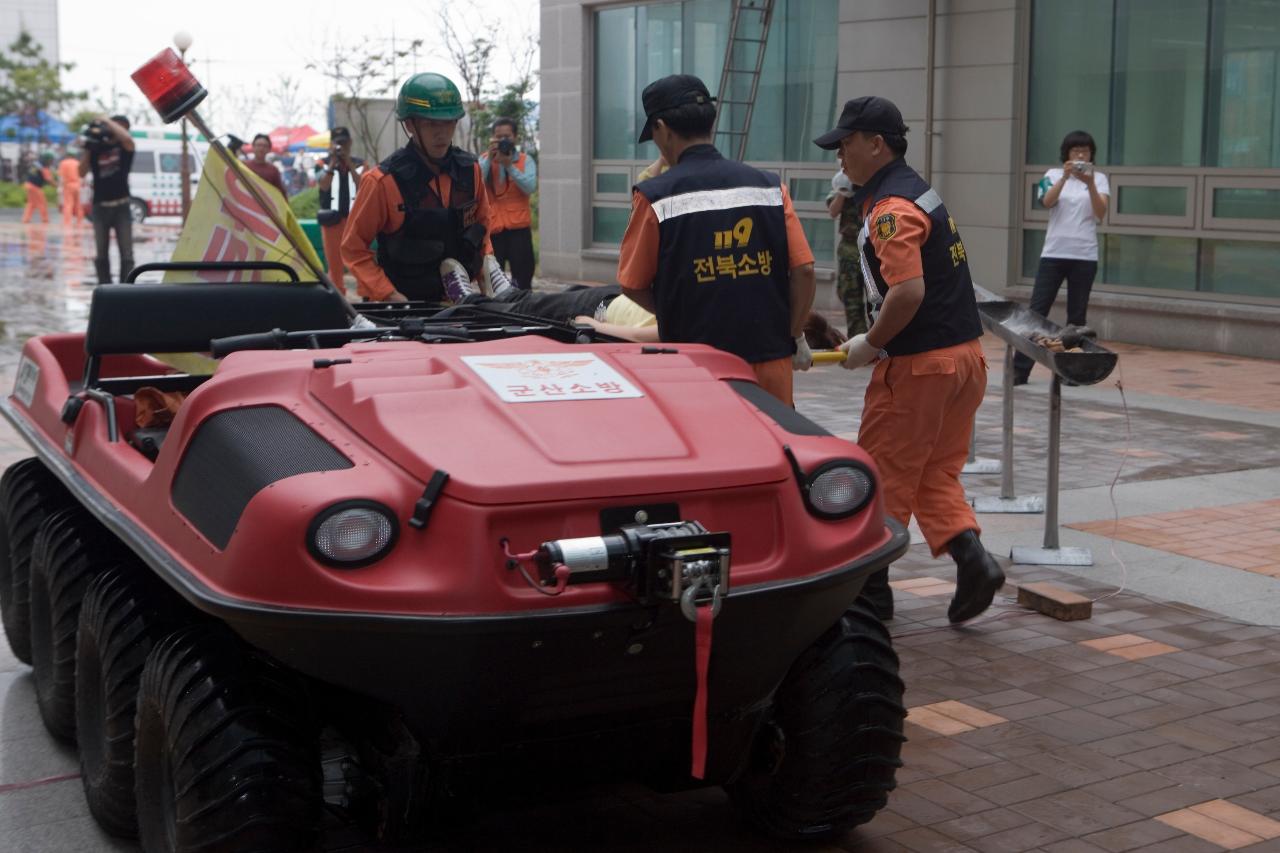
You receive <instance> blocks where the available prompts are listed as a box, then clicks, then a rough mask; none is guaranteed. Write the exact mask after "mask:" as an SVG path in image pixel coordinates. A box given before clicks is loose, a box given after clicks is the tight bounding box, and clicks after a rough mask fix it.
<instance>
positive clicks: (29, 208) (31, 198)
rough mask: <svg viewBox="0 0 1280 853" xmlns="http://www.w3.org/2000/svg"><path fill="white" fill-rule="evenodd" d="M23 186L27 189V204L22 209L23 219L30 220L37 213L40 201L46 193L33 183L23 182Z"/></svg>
mask: <svg viewBox="0 0 1280 853" xmlns="http://www.w3.org/2000/svg"><path fill="white" fill-rule="evenodd" d="M22 186H23V188H24V189H25V190H26V191H27V204H26V207H24V208H23V209H22V221H23V222H30V221H31V217H32V216H34V215H35V212H36V208H37V206H38V205H39V202H41V201H44V193H43V191H41V190H40V189H39V188H38V187H33V186H31V184H23V185H22ZM48 221H49V218H48V216H47V215H46V216H45V222H48Z"/></svg>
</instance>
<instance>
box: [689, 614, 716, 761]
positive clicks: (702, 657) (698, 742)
mask: <svg viewBox="0 0 1280 853" xmlns="http://www.w3.org/2000/svg"><path fill="white" fill-rule="evenodd" d="M713 611H714V608H712V607H711V606H705V607H699V608H698V619H697V621H696V622H695V623H694V661H695V666H696V668H697V673H698V692H697V694H696V696H695V698H694V700H693V767H692V769H691V770H690V773H691V775H692V776H693V778H695V779H702V778H704V777H705V776H706V772H707V670H708V669H710V667H711V621H712V620H713V619H714V618H715V615H714V612H713Z"/></svg>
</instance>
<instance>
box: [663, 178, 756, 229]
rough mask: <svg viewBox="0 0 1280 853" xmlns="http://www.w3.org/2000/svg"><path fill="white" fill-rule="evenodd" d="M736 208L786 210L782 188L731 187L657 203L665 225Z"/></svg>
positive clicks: (698, 192)
mask: <svg viewBox="0 0 1280 853" xmlns="http://www.w3.org/2000/svg"><path fill="white" fill-rule="evenodd" d="M736 207H782V187H731V188H729V189H725V190H699V191H697V192H691V193H683V194H681V195H674V196H671V197H670V198H664V199H659V200H658V201H656V202H654V204H653V212H654V213H655V214H657V216H658V224H659V225H661V224H662V223H663V222H666V221H667V220H668V219H675V218H676V217H677V216H685V215H687V214H690V213H706V212H707V211H711V210H733V209H734V208H736Z"/></svg>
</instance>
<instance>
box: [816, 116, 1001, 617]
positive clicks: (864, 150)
mask: <svg viewBox="0 0 1280 853" xmlns="http://www.w3.org/2000/svg"><path fill="white" fill-rule="evenodd" d="M906 133H907V127H906V125H905V124H903V122H902V113H900V112H899V111H898V108H897V107H896V106H894V104H893V103H892V102H890V101H888V100H886V99H884V98H877V97H863V98H856V99H854V100H852V101H849V102H848V103H846V104H845V105H844V111H843V112H842V113H841V115H840V120H839V122H838V123H837V124H836V127H835V128H834V129H833V130H831V131H830V132H828V133H826V134H824V135H822V136H820V137H818V138H817V139H815V140H814V143H815V144H816V145H818V147H820V148H825V149H827V150H836V149H838V150H839V152H840V162H841V164H842V166H843V168H844V172H845V174H846V175H848V176H849V180H850V181H852V182H853V185H854V186H855V187H856V188H857V190H856V191H855V193H854V196H853V203H854V204H855V205H856V206H857V208H858V210H859V211H860V212H861V214H862V217H863V225H862V230H861V232H860V233H859V235H858V243H859V249H860V258H859V260H860V262H861V265H862V271H863V279H864V280H865V282H866V283H867V291H868V292H867V300H868V303H869V304H870V305H871V306H872V316H873V318H874V319H873V321H872V325H871V328H870V330H869V331H867V333H866V334H861V335H855V336H854V337H853V338H851V339H849V341H847V342H846V343H844V344H841V346H840V349H841V350H843V351H844V352H845V353H846V357H845V361H844V366H845V367H846V368H849V369H851V370H852V369H856V368H860V367H863V366H866V365H874V368H873V373H872V376H871V382H870V384H868V386H867V391H866V402H865V406H864V408H863V412H862V425H861V428H860V429H859V432H858V443H859V444H861V445H862V447H863V448H864V449H865V450H866V451H867V452H868V453H869V454H871V458H872V459H874V460H875V463H876V466H877V467H878V468H879V469H880V477H881V489H882V493H883V495H884V502H885V510H886V511H887V512H888V513H889V515H891V516H893V517H894V518H896V519H897V520H898V521H900V522H901V523H902V524H904V525H905V524H907V523H908V522H909V521H910V519H911V516H913V515H914V516H915V517H916V521H917V523H918V524H919V525H920V530H921V532H922V533H924V537H925V540H926V542H928V545H929V550H930V551H931V552H932V553H933V555H934V556H935V557H938V556H941V555H942V554H944V553H949V554H950V555H951V558H952V559H953V560H954V561H955V563H956V591H955V596H954V598H953V599H952V601H951V606H950V608H949V610H948V611H947V617H948V618H949V619H950V620H951V621H952V622H963V621H965V620H968V619H972V618H973V617H975V616H977V615H978V614H980V613H982V612H983V611H984V610H986V609H987V607H988V606H990V604H991V600H992V598H993V597H994V596H995V593H996V590H998V589H999V588H1000V587H1001V585H1002V584H1003V583H1004V572H1002V571H1001V570H1000V566H999V565H998V564H997V563H996V561H995V560H994V559H993V558H992V556H991V555H990V554H988V553H987V551H986V549H985V548H983V546H982V542H981V540H980V539H979V538H978V535H979V533H980V532H981V530H980V528H979V527H978V523H977V520H976V519H975V518H974V514H973V509H972V508H971V507H970V506H969V502H968V501H967V500H966V499H965V494H964V487H963V486H961V485H960V469H961V468H962V467H963V466H964V461H965V457H966V456H967V455H968V451H969V434H970V431H971V430H972V429H973V416H974V413H975V412H977V410H978V406H979V404H981V402H982V397H983V395H984V394H985V392H986V388H987V365H986V361H985V360H984V359H983V356H982V347H981V346H980V345H979V343H978V339H979V338H980V337H981V336H982V321H981V320H980V318H979V317H978V306H977V300H976V298H975V297H974V292H973V280H972V278H970V274H969V262H968V258H967V257H966V255H965V248H964V243H963V242H962V241H961V239H960V233H959V231H958V229H957V228H956V223H955V220H953V219H952V218H951V217H950V215H948V213H947V208H946V206H945V205H944V204H943V203H942V199H941V198H940V197H939V196H938V193H937V192H935V191H934V190H933V188H931V187H930V186H929V184H928V183H926V182H925V180H924V178H922V177H920V175H919V174H917V173H916V171H915V170H914V169H912V168H911V167H910V166H908V165H907V163H906V161H905V160H903V159H902V158H903V155H904V154H906V151H907V139H906ZM863 592H864V595H866V596H867V597H868V598H869V599H870V600H871V602H872V604H873V605H874V606H875V608H876V610H877V613H878V614H879V615H880V616H881V618H891V617H892V615H893V593H892V590H891V589H890V588H889V578H888V569H884V570H882V571H880V572H877V573H876V574H875V575H872V576H871V578H870V579H868V581H867V586H866V587H865V588H864V591H863Z"/></svg>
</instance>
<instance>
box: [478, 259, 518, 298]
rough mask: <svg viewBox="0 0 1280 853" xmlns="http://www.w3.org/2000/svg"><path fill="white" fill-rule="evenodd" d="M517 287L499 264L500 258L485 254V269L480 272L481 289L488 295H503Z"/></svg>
mask: <svg viewBox="0 0 1280 853" xmlns="http://www.w3.org/2000/svg"><path fill="white" fill-rule="evenodd" d="M515 289H516V286H515V285H514V284H512V283H511V279H510V278H508V277H507V273H506V271H505V270H503V269H502V267H501V266H499V265H498V259H497V258H496V257H494V256H493V255H485V256H484V271H483V272H482V273H481V274H480V290H481V291H482V292H483V293H484V295H485V296H488V297H494V296H501V295H502V294H504V293H507V292H509V291H512V290H515Z"/></svg>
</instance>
